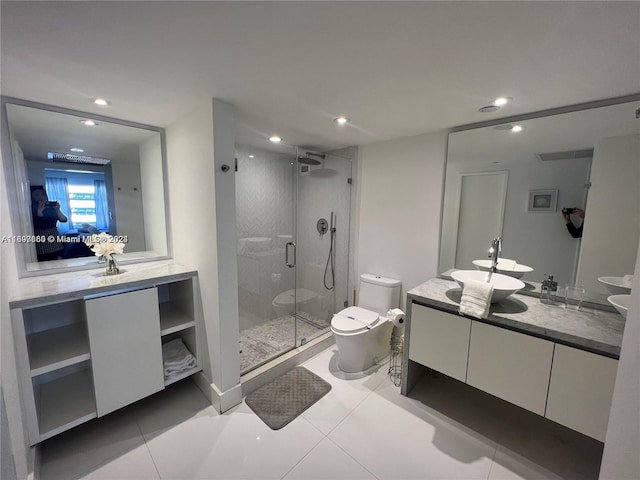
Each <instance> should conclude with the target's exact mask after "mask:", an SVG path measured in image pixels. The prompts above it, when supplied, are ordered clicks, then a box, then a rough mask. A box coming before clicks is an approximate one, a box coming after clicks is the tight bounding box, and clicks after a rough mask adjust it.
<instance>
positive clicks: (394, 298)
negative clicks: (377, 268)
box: [358, 273, 401, 315]
mask: <svg viewBox="0 0 640 480" xmlns="http://www.w3.org/2000/svg"><path fill="white" fill-rule="evenodd" d="M400 285H401V282H400V280H396V279H394V278H386V277H381V276H380V275H374V274H372V273H363V274H362V275H360V300H359V302H358V306H359V307H362V308H366V309H367V310H372V311H374V312H377V313H379V314H380V315H386V314H387V312H388V311H389V309H391V308H396V307H398V306H399V304H400Z"/></svg>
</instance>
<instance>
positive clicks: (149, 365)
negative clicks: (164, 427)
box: [85, 288, 164, 417]
mask: <svg viewBox="0 0 640 480" xmlns="http://www.w3.org/2000/svg"><path fill="white" fill-rule="evenodd" d="M85 307H86V310H87V324H88V330H89V345H90V347H91V364H92V368H93V381H94V386H95V393H96V407H97V413H98V416H99V417H100V416H102V415H105V414H107V413H109V412H112V411H114V410H117V409H118V408H120V407H123V406H125V405H128V404H130V403H132V402H135V401H136V400H139V399H141V398H144V397H146V396H148V395H151V394H152V393H155V392H157V391H159V390H162V389H163V388H164V374H163V369H162V345H161V341H160V314H159V310H158V291H157V289H156V288H149V289H146V290H137V291H135V292H129V293H122V294H118V295H111V296H107V297H99V298H92V299H88V300H87V301H86V302H85Z"/></svg>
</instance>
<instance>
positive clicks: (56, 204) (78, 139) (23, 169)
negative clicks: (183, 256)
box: [5, 101, 167, 272]
mask: <svg viewBox="0 0 640 480" xmlns="http://www.w3.org/2000/svg"><path fill="white" fill-rule="evenodd" d="M20 103H21V104H14V103H5V105H6V114H7V122H8V130H9V138H10V142H11V152H12V155H13V173H14V177H15V182H16V183H15V185H16V193H17V195H16V198H15V199H14V205H13V207H12V214H13V216H14V225H16V226H17V228H16V233H18V232H19V234H20V235H35V236H37V237H39V238H36V240H44V241H37V242H29V243H24V244H22V249H23V251H22V256H23V258H24V270H25V271H27V272H42V271H50V270H55V271H59V270H60V269H64V268H82V267H86V266H96V264H97V259H96V257H95V255H94V253H93V252H92V251H91V250H90V249H89V248H88V247H87V246H86V245H85V244H84V243H83V241H82V240H83V239H84V238H86V237H87V236H89V235H91V234H94V233H100V232H107V233H109V234H111V235H114V236H118V237H119V238H120V239H123V240H124V241H126V246H125V250H124V254H123V255H121V256H120V257H121V258H119V260H120V261H122V262H125V263H126V262H128V261H139V260H143V259H150V258H155V257H166V256H167V234H166V233H167V232H166V217H165V200H164V174H163V156H162V139H161V132H162V130H161V129H156V128H152V127H148V128H146V127H144V126H137V125H136V126H132V125H133V124H123V123H122V122H119V121H118V120H111V119H105V118H104V117H100V118H98V119H97V120H95V121H94V125H90V124H87V122H85V120H87V119H90V118H95V117H92V116H91V115H90V114H87V116H85V115H84V114H82V113H81V112H73V113H74V114H71V113H70V111H67V110H62V109H56V108H55V107H51V108H50V109H48V108H45V107H46V106H42V105H37V108H36V107H34V106H31V105H30V104H29V102H22V101H20ZM23 103H24V104H23ZM52 238H55V240H54V241H51V239H52Z"/></svg>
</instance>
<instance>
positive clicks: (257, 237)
mask: <svg viewBox="0 0 640 480" xmlns="http://www.w3.org/2000/svg"><path fill="white" fill-rule="evenodd" d="M244 148H245V147H241V146H238V147H237V151H236V155H237V158H238V175H236V221H237V230H238V252H237V253H238V286H239V288H238V300H239V309H240V329H241V330H245V329H247V328H250V327H251V326H254V325H257V324H258V323H261V322H263V321H264V320H266V319H270V318H274V316H275V314H274V312H273V308H272V305H271V302H272V301H273V299H274V298H275V296H276V295H277V294H278V293H281V292H282V291H285V290H288V289H290V288H293V272H292V270H291V269H289V268H287V267H286V265H285V263H284V244H285V243H286V242H287V241H289V240H288V239H287V235H289V236H290V235H291V234H292V231H291V230H292V212H293V207H292V201H293V200H292V199H293V178H292V167H291V162H292V161H293V159H294V157H295V153H294V152H292V153H291V154H282V153H273V152H267V151H257V150H256V149H253V148H252V149H251V152H252V153H253V154H255V158H248V153H247V152H245V151H244Z"/></svg>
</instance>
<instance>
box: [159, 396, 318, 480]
mask: <svg viewBox="0 0 640 480" xmlns="http://www.w3.org/2000/svg"><path fill="white" fill-rule="evenodd" d="M322 437H323V436H322V434H321V433H320V432H319V431H318V430H317V429H316V428H315V427H313V426H312V425H311V424H310V423H309V422H308V421H306V420H305V419H304V418H302V417H298V418H297V419H295V420H294V421H292V422H291V423H290V424H288V425H287V426H286V427H284V428H282V429H281V430H277V431H274V430H271V429H270V428H269V427H268V426H267V425H265V424H264V422H262V420H260V419H259V418H258V417H257V416H256V415H255V413H253V412H252V411H251V409H250V408H249V407H247V406H246V404H244V402H243V404H242V405H240V406H238V407H236V408H234V409H232V410H230V411H229V412H227V413H225V414H223V415H216V416H198V417H194V418H190V419H187V420H185V421H183V422H182V423H180V424H178V425H176V426H174V427H171V428H167V429H165V430H164V431H162V432H158V431H157V434H156V435H155V436H154V437H153V438H151V439H150V440H148V441H147V445H148V446H149V450H150V452H151V456H152V458H153V460H154V463H155V464H156V467H157V468H158V472H160V476H161V477H162V478H172V479H173V478H181V479H200V478H202V479H216V478H224V479H229V478H246V479H251V478H253V479H258V478H260V479H270V478H273V479H280V478H282V477H283V476H284V475H285V474H286V473H287V472H288V471H289V470H290V469H291V468H293V466H295V465H296V463H298V462H299V461H300V460H301V459H302V458H303V457H304V456H305V455H306V454H307V453H309V451H311V449H313V447H315V446H316V445H317V444H318V443H319V442H320V440H322ZM177 446H178V447H177Z"/></svg>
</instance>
